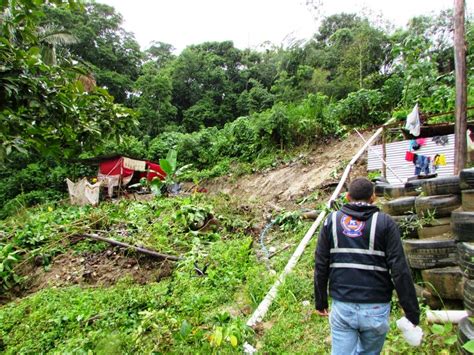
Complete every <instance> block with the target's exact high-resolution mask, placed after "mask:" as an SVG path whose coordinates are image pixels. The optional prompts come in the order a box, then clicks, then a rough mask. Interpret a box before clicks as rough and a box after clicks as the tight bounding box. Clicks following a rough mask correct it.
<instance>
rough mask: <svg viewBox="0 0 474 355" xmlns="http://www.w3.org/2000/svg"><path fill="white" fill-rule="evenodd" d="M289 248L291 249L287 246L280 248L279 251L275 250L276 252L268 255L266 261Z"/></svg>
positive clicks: (289, 245)
mask: <svg viewBox="0 0 474 355" xmlns="http://www.w3.org/2000/svg"><path fill="white" fill-rule="evenodd" d="M289 247H291V244H288V245H286V246H284V247H283V248H281V249H280V250H277V251H276V252H274V253H272V254H270V255H269V256H268V259H271V258H273V257H274V256H275V255H278V254H280V253H281V252H282V251H285V250H287V249H288V248H289Z"/></svg>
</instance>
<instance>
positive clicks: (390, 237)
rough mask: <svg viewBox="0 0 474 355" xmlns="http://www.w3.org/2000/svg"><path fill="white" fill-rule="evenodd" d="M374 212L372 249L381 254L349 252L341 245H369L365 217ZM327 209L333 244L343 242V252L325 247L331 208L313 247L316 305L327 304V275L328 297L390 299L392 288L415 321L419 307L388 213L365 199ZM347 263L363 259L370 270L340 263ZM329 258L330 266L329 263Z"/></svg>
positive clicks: (368, 224)
mask: <svg viewBox="0 0 474 355" xmlns="http://www.w3.org/2000/svg"><path fill="white" fill-rule="evenodd" d="M376 212H378V216H377V219H376V228H375V231H376V232H375V238H374V249H375V250H376V253H379V254H383V256H380V255H363V254H357V253H355V254H354V253H350V249H347V248H357V249H364V250H366V249H368V248H369V235H370V230H371V221H372V217H373V216H374V214H375V213H376ZM333 213H337V215H336V216H337V222H336V231H337V240H338V244H340V245H338V248H346V254H344V253H331V248H334V247H335V246H334V240H333V232H332V231H333V223H332V218H331V217H332V214H331V215H330V216H329V217H328V218H327V219H326V221H325V223H324V226H323V227H322V228H321V232H320V234H319V239H318V245H317V248H316V255H315V270H314V293H315V301H316V309H318V310H323V309H327V308H328V295H327V286H328V280H329V293H330V295H331V297H332V298H334V299H336V300H338V301H342V302H354V303H385V302H390V300H391V298H392V291H393V289H394V288H395V289H396V291H397V294H398V297H399V299H400V304H401V306H402V308H403V310H404V311H405V315H406V317H407V318H408V319H409V320H410V321H411V322H412V323H413V324H415V325H417V324H418V323H419V317H420V309H419V306H418V301H417V298H416V292H415V287H414V285H413V280H412V278H411V274H410V269H409V267H408V264H407V262H406V259H405V254H404V252H403V247H402V242H401V239H400V232H399V229H398V226H397V225H396V224H395V222H394V221H393V220H392V219H391V218H390V216H388V215H386V214H384V213H382V212H379V209H378V208H377V207H376V206H372V205H366V204H353V203H351V204H346V205H344V206H343V207H342V209H341V211H339V212H333ZM343 218H346V219H347V220H348V221H349V222H351V221H354V220H355V224H353V225H352V227H353V228H352V229H353V230H352V229H351V228H348V227H351V225H350V223H349V224H347V223H346V224H345V222H344V220H343ZM374 223H375V222H374ZM351 233H352V234H351ZM347 235H349V236H347ZM351 263H356V264H357V263H361V264H368V265H369V266H368V268H370V267H372V268H375V270H363V269H359V268H353V267H349V266H348V267H345V266H344V265H348V264H351ZM331 264H332V265H333V267H330V265H331ZM335 265H339V267H335ZM340 265H343V266H340ZM384 270H386V271H384Z"/></svg>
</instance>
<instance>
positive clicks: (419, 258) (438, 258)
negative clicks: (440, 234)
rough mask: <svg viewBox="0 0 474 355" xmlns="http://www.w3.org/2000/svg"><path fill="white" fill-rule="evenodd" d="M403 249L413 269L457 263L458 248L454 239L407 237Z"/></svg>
mask: <svg viewBox="0 0 474 355" xmlns="http://www.w3.org/2000/svg"><path fill="white" fill-rule="evenodd" d="M403 249H404V250H405V254H406V256H407V260H408V264H409V265H410V267H411V268H412V269H421V270H425V269H432V268H439V267H444V266H453V265H457V249H456V244H455V241H454V240H453V239H440V238H430V239H405V240H404V241H403Z"/></svg>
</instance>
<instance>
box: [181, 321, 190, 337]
mask: <svg viewBox="0 0 474 355" xmlns="http://www.w3.org/2000/svg"><path fill="white" fill-rule="evenodd" d="M191 329H192V327H191V325H190V324H189V323H188V321H187V320H186V319H185V320H183V323H181V329H180V330H179V333H180V334H181V336H182V337H183V338H186V337H187V336H188V335H189V333H191Z"/></svg>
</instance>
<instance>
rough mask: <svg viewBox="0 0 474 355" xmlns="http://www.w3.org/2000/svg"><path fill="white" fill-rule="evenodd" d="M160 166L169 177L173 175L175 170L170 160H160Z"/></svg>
mask: <svg viewBox="0 0 474 355" xmlns="http://www.w3.org/2000/svg"><path fill="white" fill-rule="evenodd" d="M160 166H161V168H162V169H163V171H164V172H165V173H166V174H167V175H172V174H173V168H172V167H171V164H170V162H169V161H168V160H166V159H160Z"/></svg>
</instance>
